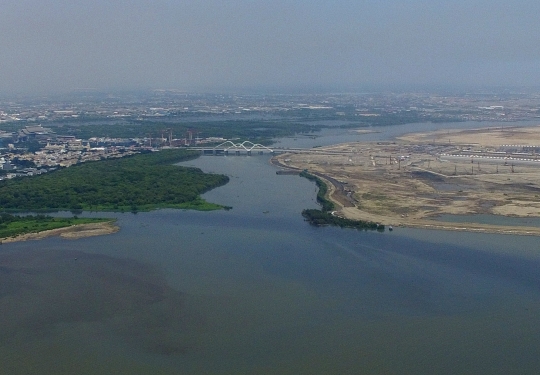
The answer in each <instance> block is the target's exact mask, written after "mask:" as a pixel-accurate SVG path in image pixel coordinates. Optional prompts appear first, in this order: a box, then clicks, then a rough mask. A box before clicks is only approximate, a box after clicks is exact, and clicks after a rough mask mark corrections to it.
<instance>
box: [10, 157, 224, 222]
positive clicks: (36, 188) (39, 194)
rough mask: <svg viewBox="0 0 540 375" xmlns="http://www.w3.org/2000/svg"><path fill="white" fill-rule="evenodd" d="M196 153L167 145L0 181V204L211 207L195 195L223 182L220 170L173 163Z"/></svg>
mask: <svg viewBox="0 0 540 375" xmlns="http://www.w3.org/2000/svg"><path fill="white" fill-rule="evenodd" d="M197 156H198V152H196V151H188V150H182V149H170V150H163V151H160V152H148V153H143V154H137V155H134V156H128V157H124V158H120V159H106V160H102V161H95V162H87V163H82V164H78V165H74V166H72V167H69V168H64V169H60V170H57V171H54V172H50V173H47V174H43V175H39V176H33V177H23V178H15V179H12V180H5V181H2V182H1V183H0V207H2V209H4V210H13V211H16V210H19V211H23V210H24V211H46V210H48V211H59V210H86V211H133V212H136V211H148V210H151V209H156V208H165V207H169V208H188V209H197V210H215V209H222V208H229V207H223V206H220V205H217V204H213V203H208V202H206V201H204V200H203V199H202V198H201V197H200V194H202V193H204V192H206V191H208V190H210V189H212V188H215V187H218V186H221V185H224V184H226V183H227V182H228V181H229V178H228V177H227V176H224V175H217V174H207V173H203V172H202V171H201V170H200V169H198V168H188V167H181V166H176V165H173V163H176V162H180V161H184V160H189V159H193V158H196V157H197Z"/></svg>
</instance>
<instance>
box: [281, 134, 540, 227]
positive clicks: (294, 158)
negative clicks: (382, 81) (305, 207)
mask: <svg viewBox="0 0 540 375" xmlns="http://www.w3.org/2000/svg"><path fill="white" fill-rule="evenodd" d="M539 153H540V126H538V127H527V128H518V127H505V128H482V129H474V130H447V129H446V130H443V131H437V132H431V133H422V134H409V135H405V136H402V137H400V138H398V139H395V140H393V141H389V142H374V143H346V144H339V145H334V146H328V147H320V148H316V149H313V150H312V151H311V152H309V153H287V154H282V155H278V156H276V157H275V159H276V162H277V163H279V164H280V165H282V166H284V167H289V168H295V169H300V170H304V169H306V170H308V171H309V172H311V173H315V174H317V175H318V176H320V177H322V178H325V179H326V181H327V182H328V184H329V187H330V188H331V189H330V198H331V199H332V200H333V201H334V202H335V203H336V204H337V206H338V209H337V210H336V212H335V214H336V215H341V216H343V217H347V218H350V219H359V220H370V221H375V222H380V223H382V224H385V225H393V226H408V227H421V228H434V229H454V230H469V231H480V232H497V233H512V234H529V235H540V228H538V226H537V225H536V226H535V225H534V219H532V218H537V217H540V157H538V156H539V155H538V154H539ZM478 215H481V216H482V217H485V216H486V215H496V217H498V218H499V219H500V218H505V217H521V218H531V221H530V222H527V221H526V220H525V221H524V224H519V225H515V224H510V222H511V220H508V223H503V224H502V225H501V224H498V225H493V224H486V223H483V222H480V221H478V220H477V219H476V218H477V217H478ZM452 216H454V217H458V216H461V217H463V216H465V217H466V219H465V220H460V221H461V222H460V223H456V222H455V221H453V220H449V219H448V218H449V217H452ZM499 222H501V220H499ZM502 222H504V220H502Z"/></svg>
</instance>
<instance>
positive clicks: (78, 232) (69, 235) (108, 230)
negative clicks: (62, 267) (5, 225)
mask: <svg viewBox="0 0 540 375" xmlns="http://www.w3.org/2000/svg"><path fill="white" fill-rule="evenodd" d="M119 230H120V228H119V227H118V226H117V225H115V224H114V223H113V222H110V221H108V222H103V223H92V224H79V225H72V226H70V227H65V228H58V229H51V230H45V231H42V232H37V233H26V234H21V235H20V236H17V237H9V238H2V239H1V242H2V243H9V242H19V241H30V240H41V239H43V238H48V237H54V236H60V237H62V238H65V239H70V240H76V239H78V238H84V237H93V236H102V235H105V234H112V233H116V232H118V231H119Z"/></svg>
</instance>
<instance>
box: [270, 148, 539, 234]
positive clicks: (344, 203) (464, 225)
mask: <svg viewBox="0 0 540 375" xmlns="http://www.w3.org/2000/svg"><path fill="white" fill-rule="evenodd" d="M270 163H271V164H273V165H274V166H276V167H279V168H283V169H286V170H295V171H298V170H301V169H300V168H296V167H291V166H288V165H286V164H284V163H282V162H281V161H280V160H279V158H277V157H272V158H271V160H270ZM310 173H313V172H312V171H310ZM313 174H315V175H316V176H317V177H319V178H321V179H322V180H323V181H324V182H325V183H326V185H327V187H328V193H327V198H328V199H329V200H330V201H332V203H334V205H335V206H336V211H334V214H336V215H338V216H342V217H344V218H347V219H351V220H362V221H373V222H376V223H381V224H384V225H385V226H393V227H403V228H417V229H433V230H447V231H462V232H475V233H492V234H512V235H523V236H540V228H538V227H526V226H511V225H493V224H481V223H474V222H460V223H455V222H447V221H436V220H430V219H426V218H414V217H401V216H395V215H378V214H373V213H369V212H366V211H363V210H361V209H360V208H358V207H357V206H356V205H355V204H352V202H351V200H350V199H349V198H348V197H347V195H346V193H345V192H344V189H343V184H342V183H341V182H339V181H337V180H336V179H335V178H332V177H330V176H327V175H326V174H323V173H321V172H316V173H313ZM502 216H506V215H502Z"/></svg>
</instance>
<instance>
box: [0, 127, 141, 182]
mask: <svg viewBox="0 0 540 375" xmlns="http://www.w3.org/2000/svg"><path fill="white" fill-rule="evenodd" d="M32 140H36V141H38V142H40V143H41V144H42V145H44V146H43V147H42V148H41V149H40V150H37V151H35V152H23V151H22V150H20V149H18V148H17V147H16V145H17V144H18V143H19V142H29V141H32ZM0 141H1V142H2V144H3V145H4V149H3V151H2V153H1V154H0V180H3V179H9V178H14V177H23V176H34V175H38V174H42V173H46V172H50V171H52V170H55V169H57V168H59V167H69V166H71V165H73V164H77V163H82V162H86V161H92V160H102V159H107V158H114V157H123V156H126V155H130V154H135V153H137V152H139V151H140V147H137V146H136V144H135V143H132V144H131V145H127V144H126V140H118V142H116V141H115V140H111V139H109V140H108V141H107V142H104V143H106V145H105V146H101V147H92V146H91V140H88V141H83V140H81V139H76V138H75V137H74V136H63V135H56V134H54V132H52V131H51V129H48V128H44V127H42V126H41V125H37V126H27V127H25V128H23V129H21V130H19V131H18V132H15V133H9V132H4V131H0ZM99 143H100V142H99V141H98V140H96V142H94V146H95V145H96V144H99ZM128 143H129V142H128Z"/></svg>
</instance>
